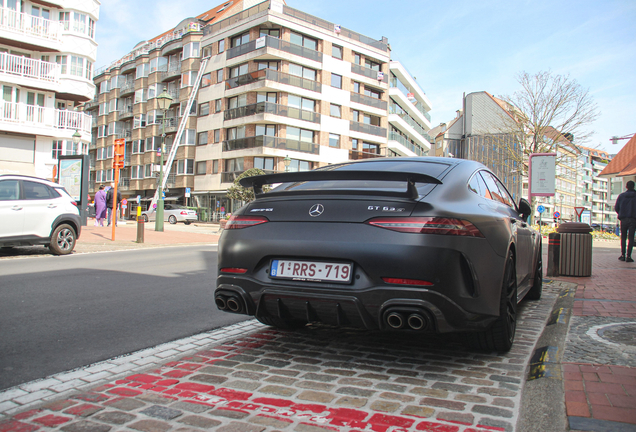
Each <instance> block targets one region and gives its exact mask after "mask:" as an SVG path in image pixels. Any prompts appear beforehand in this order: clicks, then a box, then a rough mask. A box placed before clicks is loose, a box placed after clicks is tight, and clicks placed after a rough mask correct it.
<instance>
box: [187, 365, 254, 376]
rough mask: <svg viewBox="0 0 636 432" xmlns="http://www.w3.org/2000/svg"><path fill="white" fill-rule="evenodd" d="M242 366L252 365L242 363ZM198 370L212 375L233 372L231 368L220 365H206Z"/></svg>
mask: <svg viewBox="0 0 636 432" xmlns="http://www.w3.org/2000/svg"><path fill="white" fill-rule="evenodd" d="M241 366H251V365H241ZM197 372H199V373H202V374H210V375H229V374H231V373H232V372H233V370H232V369H230V368H224V367H219V366H205V367H202V368H201V369H199V370H198V371H197Z"/></svg>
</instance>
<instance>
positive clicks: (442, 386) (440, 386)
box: [432, 382, 474, 393]
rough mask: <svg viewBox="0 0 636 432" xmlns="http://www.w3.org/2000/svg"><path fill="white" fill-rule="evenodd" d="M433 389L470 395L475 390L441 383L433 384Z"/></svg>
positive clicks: (459, 385) (464, 386)
mask: <svg viewBox="0 0 636 432" xmlns="http://www.w3.org/2000/svg"><path fill="white" fill-rule="evenodd" d="M432 387H433V388H434V389H439V390H448V391H449V392H454V393H469V392H471V391H472V390H473V389H474V387H471V386H467V385H462V384H453V383H440V382H438V383H435V384H433V386H432Z"/></svg>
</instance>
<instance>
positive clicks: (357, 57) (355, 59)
mask: <svg viewBox="0 0 636 432" xmlns="http://www.w3.org/2000/svg"><path fill="white" fill-rule="evenodd" d="M361 59H362V58H361V57H360V54H358V53H354V54H353V62H354V63H355V64H357V65H359V64H361Z"/></svg>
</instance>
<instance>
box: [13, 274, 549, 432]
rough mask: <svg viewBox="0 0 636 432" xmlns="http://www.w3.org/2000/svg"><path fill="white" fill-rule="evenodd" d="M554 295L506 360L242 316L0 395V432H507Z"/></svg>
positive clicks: (524, 327) (447, 342) (442, 339)
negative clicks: (280, 327)
mask: <svg viewBox="0 0 636 432" xmlns="http://www.w3.org/2000/svg"><path fill="white" fill-rule="evenodd" d="M557 295H558V290H557V289H554V288H551V287H550V286H547V287H546V289H545V291H544V296H543V299H542V300H540V301H533V302H523V303H522V304H521V305H520V307H519V321H518V328H517V337H516V340H515V344H514V346H513V348H512V350H511V351H510V352H508V353H506V354H498V353H494V352H493V353H484V352H478V351H474V350H471V349H469V348H467V347H466V345H465V340H464V339H463V338H461V337H460V336H459V335H444V336H428V337H425V338H421V339H414V338H413V337H412V336H408V335H402V334H382V333H377V332H366V331H358V330H342V329H332V328H328V327H323V326H309V327H307V328H305V329H303V330H300V331H296V332H283V331H277V330H273V329H271V328H270V327H265V326H262V325H261V324H259V323H257V322H256V321H247V322H245V323H241V324H237V325H235V326H232V327H229V328H227V329H224V330H220V331H219V332H218V333H216V334H214V335H202V337H201V339H200V340H197V337H199V336H195V337H193V338H189V339H188V340H186V341H177V342H175V343H174V344H173V345H174V346H169V345H170V344H167V345H168V346H164V347H163V348H161V349H160V351H158V352H153V353H148V352H146V353H145V354H144V353H136V354H133V355H132V356H125V357H121V358H119V359H113V360H111V361H108V362H102V363H100V364H97V365H93V366H91V367H89V368H84V369H81V370H77V371H71V372H68V373H66V374H60V375H59V376H54V377H48V378H46V379H43V380H39V381H35V382H33V383H27V384H25V385H21V386H18V387H14V388H12V389H9V390H7V391H5V392H2V393H0V412H3V413H4V419H2V418H1V417H0V431H2V432H5V431H35V430H47V431H48V430H62V431H67V432H75V431H135V430H136V431H183V432H185V431H200V430H210V429H213V430H216V431H221V432H263V431H268V432H270V431H271V432H274V431H283V430H284V431H295V432H319V431H363V430H365V431H375V432H389V431H391V432H403V431H445V432H460V431H470V432H477V431H484V432H485V431H493V430H497V431H513V430H514V427H515V424H516V421H517V418H518V416H519V408H520V407H519V404H520V400H521V391H522V386H523V383H524V378H525V371H526V368H527V363H528V360H529V358H530V355H531V353H532V350H533V348H534V345H535V343H536V340H537V338H538V337H539V335H540V333H541V331H542V329H543V327H544V325H545V322H546V319H547V317H548V315H549V314H550V310H551V308H552V305H553V303H554V300H555V298H556V297H557ZM224 332H225V333H224ZM212 337H214V338H216V339H214V341H210V338H212ZM202 341H205V342H204V344H202ZM193 347H196V348H197V349H195V350H194V351H192V348H193ZM186 348H188V349H190V351H187V350H186Z"/></svg>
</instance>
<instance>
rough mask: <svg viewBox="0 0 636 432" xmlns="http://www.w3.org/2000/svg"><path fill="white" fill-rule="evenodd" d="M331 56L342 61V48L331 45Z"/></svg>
mask: <svg viewBox="0 0 636 432" xmlns="http://www.w3.org/2000/svg"><path fill="white" fill-rule="evenodd" d="M331 56H332V57H334V58H337V59H340V60H342V47H341V46H338V45H331Z"/></svg>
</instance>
